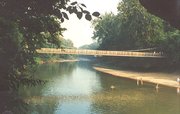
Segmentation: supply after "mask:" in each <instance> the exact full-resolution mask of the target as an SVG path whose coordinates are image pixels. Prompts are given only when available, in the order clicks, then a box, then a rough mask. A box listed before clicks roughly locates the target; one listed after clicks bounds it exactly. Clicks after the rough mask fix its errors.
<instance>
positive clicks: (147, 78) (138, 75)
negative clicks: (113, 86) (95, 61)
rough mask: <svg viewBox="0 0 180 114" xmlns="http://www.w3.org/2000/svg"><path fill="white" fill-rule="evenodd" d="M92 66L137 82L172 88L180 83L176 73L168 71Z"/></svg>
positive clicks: (179, 86)
mask: <svg viewBox="0 0 180 114" xmlns="http://www.w3.org/2000/svg"><path fill="white" fill-rule="evenodd" d="M93 68H94V69H95V70H97V71H99V72H103V73H106V74H111V75H113V76H117V77H122V78H127V79H132V80H136V81H137V84H140V83H145V82H148V83H153V84H156V85H157V84H158V85H159V86H161V85H164V86H168V87H173V88H180V85H179V84H178V82H177V81H176V79H177V77H178V76H177V75H176V74H171V76H170V74H168V73H161V74H159V73H156V72H152V73H148V72H136V71H126V70H114V69H110V68H103V67H93ZM159 86H158V87H159Z"/></svg>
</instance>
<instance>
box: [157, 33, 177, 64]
mask: <svg viewBox="0 0 180 114" xmlns="http://www.w3.org/2000/svg"><path fill="white" fill-rule="evenodd" d="M159 47H160V48H161V51H163V52H164V53H165V54H166V55H167V56H168V57H169V58H170V59H171V61H172V62H179V61H180V31H179V30H173V31H169V32H167V33H166V36H165V38H164V40H163V42H161V45H160V46H159Z"/></svg>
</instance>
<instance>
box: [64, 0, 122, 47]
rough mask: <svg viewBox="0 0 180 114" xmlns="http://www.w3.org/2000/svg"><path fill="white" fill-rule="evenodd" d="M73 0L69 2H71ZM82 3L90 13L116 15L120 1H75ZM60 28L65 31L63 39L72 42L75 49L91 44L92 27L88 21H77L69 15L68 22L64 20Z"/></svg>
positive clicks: (73, 16) (74, 16)
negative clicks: (111, 13) (110, 13)
mask: <svg viewBox="0 0 180 114" xmlns="http://www.w3.org/2000/svg"><path fill="white" fill-rule="evenodd" d="M73 1H74V0H71V2H73ZM76 1H77V2H78V3H84V4H85V5H86V6H87V10H88V11H90V12H94V11H98V12H99V13H100V14H104V13H106V12H113V13H117V5H118V3H119V1H121V0H76ZM62 27H64V28H66V29H67V30H66V31H65V32H64V33H63V36H64V38H65V39H70V40H71V41H73V43H74V46H75V47H80V46H82V45H85V44H91V43H92V42H93V40H92V38H91V37H92V36H93V27H92V24H91V22H90V21H87V20H86V19H84V18H82V19H81V20H79V19H78V18H77V17H76V15H75V14H72V15H69V20H65V22H64V23H63V24H62Z"/></svg>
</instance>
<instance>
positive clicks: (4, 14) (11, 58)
mask: <svg viewBox="0 0 180 114" xmlns="http://www.w3.org/2000/svg"><path fill="white" fill-rule="evenodd" d="M85 8H86V6H85V5H84V4H82V3H77V2H72V3H71V2H70V1H69V0H0V24H1V25H2V26H0V43H1V44H3V45H0V55H1V57H0V61H3V62H4V64H3V65H2V64H1V65H0V74H3V76H2V77H6V78H7V77H9V79H7V80H10V83H11V84H13V85H12V87H15V85H14V81H16V82H18V83H20V81H21V80H24V78H27V77H28V76H27V73H24V71H25V70H27V69H28V65H33V64H35V61H34V56H35V54H36V49H37V48H40V47H42V46H43V45H44V44H45V43H52V44H56V45H59V43H58V37H57V36H58V35H59V34H60V35H61V34H62V31H63V30H64V29H63V28H62V27H61V23H62V22H64V20H65V19H69V18H68V13H69V14H72V13H74V14H76V15H77V18H79V19H81V18H82V16H83V15H85V18H86V19H87V20H91V19H92V15H93V16H95V17H98V16H99V13H98V12H94V13H92V14H91V13H90V12H89V11H87V10H85ZM6 56H7V57H6ZM4 69H5V70H4ZM26 81H27V80H26ZM8 82H9V81H8ZM16 84H17V83H16Z"/></svg>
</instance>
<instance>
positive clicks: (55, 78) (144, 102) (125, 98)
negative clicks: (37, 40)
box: [17, 62, 180, 114]
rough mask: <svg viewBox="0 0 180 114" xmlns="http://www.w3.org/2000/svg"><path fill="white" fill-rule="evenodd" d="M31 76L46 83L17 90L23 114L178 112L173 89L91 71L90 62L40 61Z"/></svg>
mask: <svg viewBox="0 0 180 114" xmlns="http://www.w3.org/2000/svg"><path fill="white" fill-rule="evenodd" d="M34 75H35V76H36V77H37V78H39V79H43V80H48V82H47V83H45V84H44V85H39V86H32V87H28V86H22V87H21V88H20V89H19V92H18V94H19V96H21V98H23V101H24V102H25V103H26V105H27V106H26V108H25V109H26V114H180V95H179V94H177V93H176V92H175V91H174V89H172V88H166V87H163V88H161V90H160V91H159V92H157V91H156V90H155V88H154V85H151V84H145V85H143V86H137V85H136V82H135V81H133V80H128V79H123V78H118V77H113V76H111V75H107V74H103V73H100V72H97V71H95V70H93V69H92V65H91V64H90V62H71V63H51V64H42V65H40V66H39V67H38V69H37V71H36V72H35V73H34ZM111 86H114V87H115V88H114V89H111ZM19 106H21V105H19ZM17 107H18V106H17ZM17 109H18V108H17ZM17 114H19V113H17Z"/></svg>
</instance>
